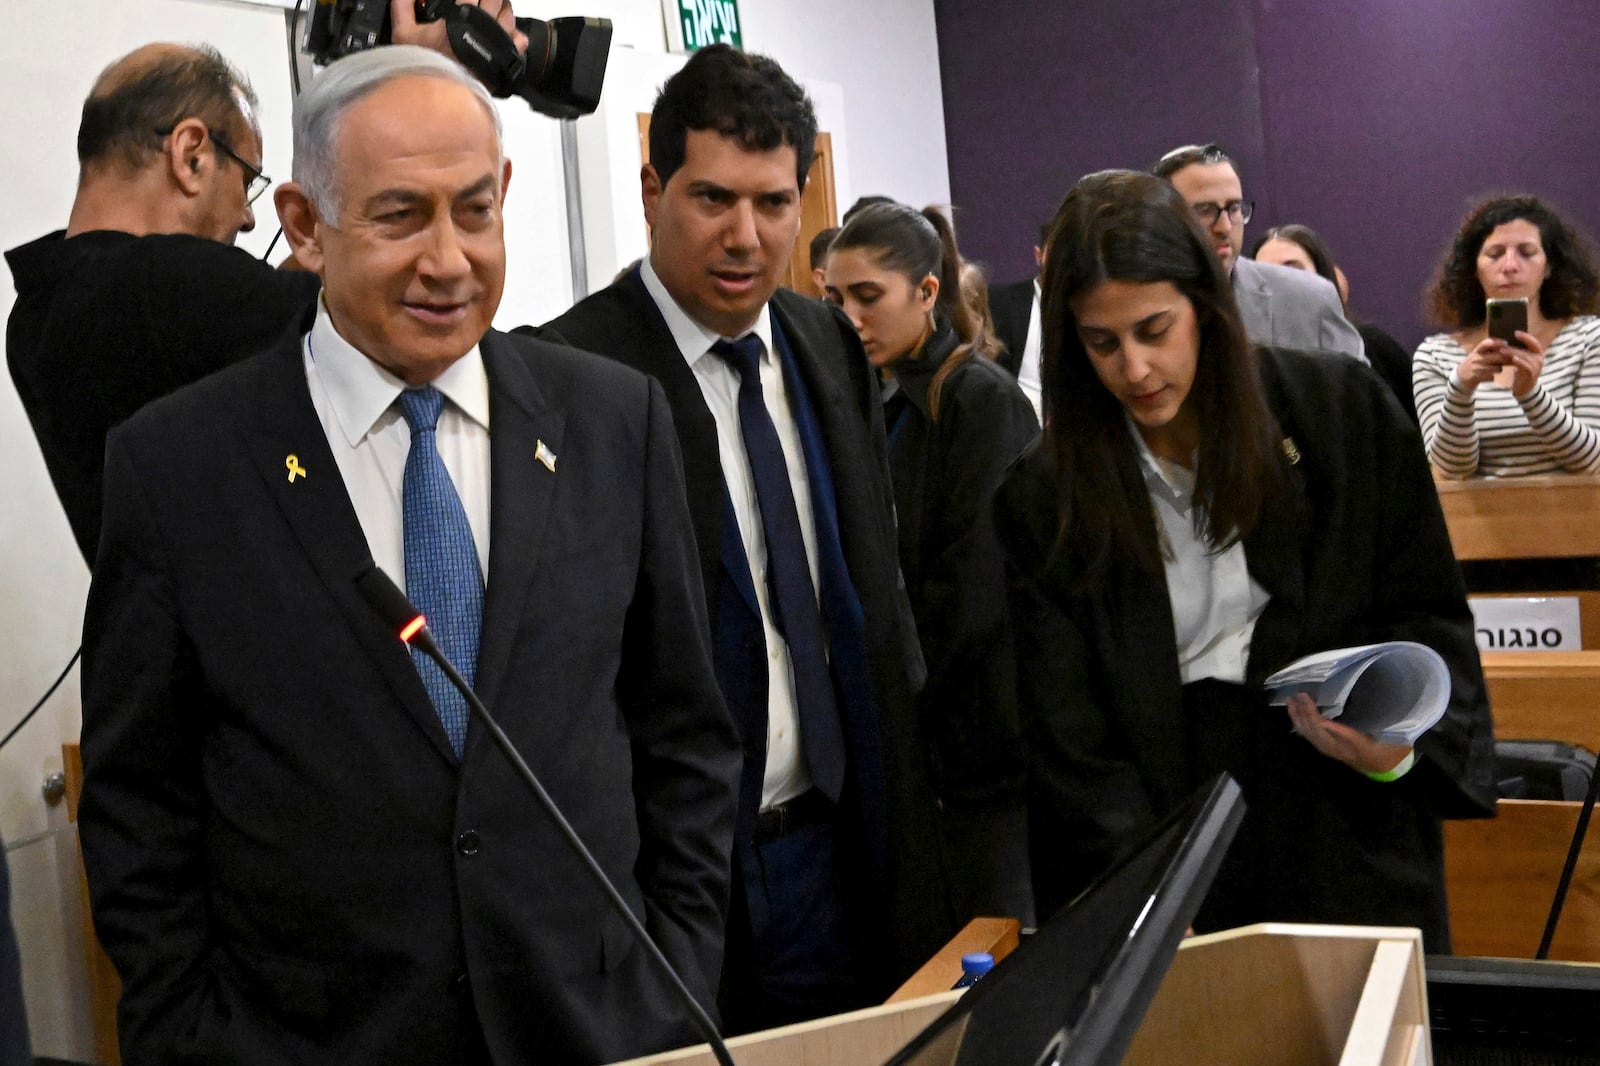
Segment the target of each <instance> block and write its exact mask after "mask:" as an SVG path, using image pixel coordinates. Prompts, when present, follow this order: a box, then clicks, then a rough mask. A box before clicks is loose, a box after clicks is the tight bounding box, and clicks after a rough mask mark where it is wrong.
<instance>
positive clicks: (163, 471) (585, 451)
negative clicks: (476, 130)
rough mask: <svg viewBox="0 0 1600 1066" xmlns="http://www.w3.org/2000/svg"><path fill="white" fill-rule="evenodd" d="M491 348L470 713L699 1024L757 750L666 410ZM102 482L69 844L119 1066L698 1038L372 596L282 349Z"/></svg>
mask: <svg viewBox="0 0 1600 1066" xmlns="http://www.w3.org/2000/svg"><path fill="white" fill-rule="evenodd" d="M481 347H482V351H483V357H484V363H485V367H486V370H487V372H488V376H489V382H490V411H491V415H490V417H491V427H492V432H491V437H490V456H491V469H492V472H493V473H492V477H493V484H492V490H491V492H492V494H491V504H490V528H491V551H490V559H489V579H488V584H487V594H486V598H485V603H484V618H483V640H482V646H481V650H480V655H479V659H478V666H477V685H478V691H479V692H480V693H481V695H482V696H483V698H484V700H485V701H486V702H487V703H488V705H489V706H490V707H491V708H492V709H493V710H494V711H495V712H496V713H497V715H498V717H499V719H500V722H501V724H502V725H503V726H504V728H505V729H506V731H507V732H508V734H509V735H510V737H511V739H512V740H513V742H514V743H516V744H517V746H518V747H519V749H520V750H521V752H522V753H523V755H524V756H525V757H526V758H527V760H528V762H529V764H530V765H531V766H532V767H533V769H534V771H535V772H536V773H537V774H538V775H539V777H540V778H541V780H542V781H543V783H544V785H545V787H546V788H547V789H548V790H549V792H550V794H551V795H552V796H553V797H554V798H555V800H556V802H557V803H558V804H560V805H561V807H562V808H563V809H564V810H565V812H566V815H567V817H568V818H569V819H570V821H571V822H572V824H573V826H574V827H575V828H576V830H577V831H578V833H579V834H580V836H582V837H583V839H584V840H586V841H587V842H588V844H589V846H590V848H592V849H593V851H594V852H595V854H596V857H597V858H598V859H599V861H600V863H601V865H602V867H604V869H605V870H606V871H607V872H608V873H609V875H610V876H611V878H612V879H613V880H614V881H615V882H616V883H617V885H618V886H619V888H620V890H621V891H622V893H623V895H624V896H625V898H626V899H627V900H628V901H629V903H630V904H631V905H632V906H633V907H634V908H635V910H636V911H637V913H639V914H640V915H641V916H643V917H644V918H645V920H646V922H647V924H648V926H649V928H650V930H651V931H652V933H653V934H654V935H655V937H656V938H657V939H658V940H659V941H660V942H661V944H662V947H663V949H664V950H665V952H666V954H667V956H668V958H670V959H671V960H672V961H673V963H674V964H675V965H676V966H677V968H678V970H679V972H680V973H682V974H683V976H684V978H685V980H686V981H687V983H688V985H689V987H690V988H691V989H692V990H693V991H694V992H695V993H696V994H697V996H698V997H699V998H700V999H701V1001H702V1002H703V1003H708V1004H709V1003H710V1002H712V991H713V989H714V987H715V980H716V974H717V972H718V969H719V966H720V955H721V946H722V933H723V928H722V927H723V921H724V909H725V906H726V897H727V890H728V849H729V843H730V840H731V834H732V827H733V815H734V803H735V799H734V797H735V793H734V787H735V783H736V781H737V777H738V770H739V754H738V747H737V743H738V742H737V737H736V735H735V732H734V730H733V727H732V724H731V722H730V720H729V718H728V715H727V713H726V710H725V708H724V706H723V704H722V700H721V697H720V695H719V693H718V691H717V688H716V684H715V679H714V677H713V674H712V669H711V663H710V657H709V652H708V633H707V629H706V620H705V610H704V604H703V601H702V598H701V596H700V595H699V585H698V582H697V581H696V576H697V575H696V570H695V563H694V553H693V552H694V549H693V541H692V539H691V532H690V529H689V524H688V515H687V513H686V512H685V509H684V505H683V483H682V478H681V476H680V470H679V460H678V455H677V448H676V446H675V442H674V439H673V434H672V430H671V426H672V420H671V415H670V414H669V412H668V410H667V407H666V403H665V401H664V399H663V397H662V395H661V391H660V389H659V388H657V387H656V386H655V385H654V384H652V383H651V382H649V381H648V380H647V379H646V378H644V377H643V376H642V375H638V374H634V373H631V372H628V371H626V370H624V369H623V368H620V367H616V366H613V365H611V364H609V363H606V362H604V361H602V360H597V359H594V358H592V357H587V356H583V355H581V354H578V353H574V352H572V351H569V350H566V349H563V348H559V347H556V346H552V345H548V344H542V343H538V342H534V341H529V340H526V339H523V338H511V337H506V336H504V335H502V334H497V333H493V332H491V333H490V334H488V335H487V336H485V338H484V339H483V342H482V346H481ZM540 442H542V444H543V447H544V453H540V452H539V450H538V445H539V443H540ZM290 454H293V455H295V456H297V457H298V459H299V464H300V466H301V467H303V469H304V470H305V472H306V475H307V476H306V477H304V478H300V479H296V480H295V481H293V482H291V481H289V479H288V478H287V476H286V475H285V473H284V470H285V462H286V456H288V455H290ZM540 454H546V456H547V457H548V455H553V456H554V457H555V458H554V469H547V467H546V465H545V464H544V463H542V462H541V461H540V460H539V459H538V458H537V456H538V455H540ZM106 485H107V494H106V507H105V535H104V538H103V540H102V544H101V549H100V554H99V557H98V559H97V561H96V566H95V572H94V581H93V584H92V585H91V588H90V595H89V605H88V612H87V616H86V619H85V623H84V727H83V754H84V763H85V771H86V780H85V786H84V794H83V811H82V816H81V818H80V821H79V825H80V828H81V832H82V839H83V851H84V861H85V864H86V866H87V868H88V874H89V883H90V887H91V890H92V895H93V903H94V916H95V921H96V926H97V929H98V931H99V934H100V937H101V939H102V940H103V941H104V943H105V946H106V950H107V952H108V953H109V954H110V955H111V958H112V960H113V961H114V962H115V963H116V965H117V968H118V971H119V972H120V973H121V975H122V979H123V999H122V1004H121V1007H120V1021H121V1038H122V1044H123V1049H124V1061H126V1062H128V1063H129V1064H130V1066H133V1064H140V1063H149V1062H178V1061H182V1062H190V1061H192V1062H207V1063H220V1062H230V1063H263V1064H265V1063H282V1062H348V1063H388V1062H398V1061H408V1062H429V1063H456V1062H463V1061H470V1060H471V1059H472V1058H473V1057H472V1056H471V1054H470V1051H469V1050H466V1049H467V1048H470V1043H468V1042H466V1041H464V1040H463V1036H462V1033H463V1031H470V1030H471V1029H473V1028H476V1027H479V1026H481V1029H482V1033H483V1038H484V1040H485V1041H486V1043H487V1047H488V1051H489V1055H490V1058H491V1060H492V1061H494V1062H497V1063H522V1062H533V1061H545V1060H551V1061H562V1062H575V1063H579V1062H582V1063H601V1062H610V1061H613V1060H616V1059H618V1058H626V1057H629V1056H632V1055H637V1054H642V1053H644V1052H646V1051H647V1050H650V1049H658V1048H665V1047H670V1046H674V1045H680V1044H683V1043H686V1042H689V1041H691V1040H693V1039H695V1037H694V1031H693V1030H692V1029H691V1028H690V1027H689V1026H688V1025H687V1024H685V1023H684V1021H683V1018H684V1013H683V1011H682V1010H681V1008H680V1007H679V1006H678V1003H677V1002H676V1001H675V999H674V998H673V996H672V995H671V994H670V992H669V991H668V989H667V988H666V986H665V984H664V982H663V981H662V980H660V979H659V978H658V977H657V976H656V974H655V973H654V972H653V970H652V968H651V966H650V965H649V964H648V960H647V958H646V954H645V952H644V951H643V950H642V949H641V948H640V947H639V946H638V945H637V944H636V943H634V941H633V938H632V936H631V935H630V934H629V933H628V932H627V930H626V928H625V927H624V926H623V925H622V923H621V922H620V920H619V919H618V918H616V917H614V916H613V915H612V914H611V913H610V911H609V909H608V907H607V905H606V903H605V901H604V899H603V897H602V895H601V894H600V893H599V891H597V889H596V888H595V887H594V886H593V885H592V883H591V881H590V879H589V877H588V875H587V873H586V872H585V871H583V870H582V869H580V868H579V865H578V862H577V860H576V859H575V858H574V857H573V856H572V855H571V854H570V853H569V850H568V848H567V845H566V844H565V843H564V841H563V840H562V839H561V837H560V836H559V835H558V832H557V830H556V828H555V827H554V826H553V825H552V824H551V822H550V820H549V819H548V818H547V817H546V816H545V815H544V813H543V812H542V811H541V810H540V809H539V808H538V807H537V806H536V805H535V803H534V802H533V799H532V797H531V796H529V795H528V793H527V790H526V788H525V787H524V786H523V785H522V784H521V783H520V781H519V780H518V779H516V778H515V777H514V776H513V773H512V771H511V769H510V767H509V766H508V764H507V762H506V760H505V758H504V757H503V756H502V754H501V753H500V752H499V751H498V750H496V748H495V746H494V744H493V742H492V741H491V739H490V738H489V737H488V736H487V735H486V734H485V733H484V731H483V730H482V729H481V728H479V727H478V725H477V724H476V723H474V725H473V726H472V727H471V729H470V730H469V733H468V737H467V748H466V752H465V756H464V759H463V761H462V763H461V764H460V765H458V764H457V763H456V761H455V758H454V756H453V755H452V753H451V751H450V748H449V745H448V741H447V740H446V737H445V733H444V730H443V728H442V726H441V725H440V723H439V720H438V717H437V715H436V714H435V712H434V709H433V706H432V704H431V703H430V701H429V699H428V696H427V694H426V692H425V690H424V689H423V687H422V683H421V680H420V678H419V677H418V675H417V671H416V669H415V668H414V667H413V665H412V663H411V660H410V658H409V655H408V653H407V651H406V650H405V648H404V647H403V646H402V645H401V644H400V643H399V642H398V641H397V640H396V636H395V634H394V633H392V632H390V631H389V630H388V628H387V626H386V625H384V624H383V623H381V622H380V621H379V620H378V619H377V618H376V617H374V615H373V612H372V611H371V610H370V609H369V608H368V607H367V605H366V604H365V603H364V602H363V601H362V600H361V598H360V597H359V596H358V594H357V593H356V590H355V587H354V585H353V583H352V579H353V578H354V577H355V576H356V574H357V573H358V572H359V571H360V570H361V569H362V568H363V566H364V565H365V563H366V562H367V560H368V551H367V545H366V541H365V538H364V536H363V534H362V531H361V527H360V525H359V524H358V521H357V518H356V515H355V511H354V509H353V508H352V506H351V503H350V500H349V497H348V495H347V494H346V492H345V488H344V485H343V482H342V480H341V478H340V475H339V470H338V467H337V465H336V464H335V461H334V459H333V455H332V453H331V452H330V450H329V448H328V445H327V441H326V438H325V436H324V433H323V430H322V426H321V424H320V423H319V421H318V419H317V416H316V413H315V411H314V409H313V407H312V404H311V400H310V396H309V393H308V391H307V387H306V381H305V375H304V373H303V370H302V364H301V352H300V345H299V338H298V335H297V334H291V335H290V336H287V337H285V338H284V339H283V341H282V342H280V344H279V345H278V346H277V347H276V348H275V349H274V350H272V351H269V352H267V353H265V354H263V355H261V356H259V357H257V358H254V359H252V360H249V361H247V362H245V363H242V364H240V365H238V366H236V367H233V368H231V369H229V370H226V371H224V372H222V373H220V374H218V375H217V376H214V377H212V378H210V379H208V380H206V381H204V382H201V383H199V384H198V385H195V386H192V387H190V388H188V389H186V390H184V391H182V392H180V393H178V394H176V395H175V396H172V397H169V398H167V399H166V400H162V401H158V402H157V403H155V404H153V405H151V406H150V407H149V408H147V409H146V410H145V411H144V412H142V413H141V414H140V415H139V416H137V417H135V418H134V419H132V420H130V421H129V422H128V423H127V424H126V425H124V426H123V427H122V428H121V429H119V430H118V431H116V432H115V433H113V434H112V437H111V442H110V445H109V448H108V458H107V475H106ZM474 1014H475V1015H476V1020H474V1018H473V1015H474Z"/></svg>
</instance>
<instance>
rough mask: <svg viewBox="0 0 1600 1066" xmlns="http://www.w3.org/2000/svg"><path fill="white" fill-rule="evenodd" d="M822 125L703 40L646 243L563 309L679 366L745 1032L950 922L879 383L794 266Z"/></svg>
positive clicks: (938, 933) (851, 337)
mask: <svg viewBox="0 0 1600 1066" xmlns="http://www.w3.org/2000/svg"><path fill="white" fill-rule="evenodd" d="M815 136H816V117H815V115H814V113H813V111H812V107H811V102H810V100H808V99H807V98H806V95H805V93H804V92H803V91H802V90H801V89H800V87H799V86H798V85H796V84H795V83H794V82H793V81H792V80H791V79H790V78H789V77H788V75H786V74H785V73H784V72H783V71H782V69H781V68H779V67H778V65H777V64H776V63H774V62H772V60H770V59H767V58H765V57H761V56H747V55H744V54H741V53H739V52H736V51H734V50H732V49H730V48H727V47H725V46H716V47H712V48H707V49H703V50H701V51H699V52H697V53H695V55H694V56H693V57H691V58H690V59H689V61H688V63H687V64H686V65H685V66H684V68H683V69H682V70H681V71H679V72H678V73H677V74H676V75H674V76H673V77H672V78H670V79H668V81H667V83H666V85H665V86H664V87H663V89H662V91H661V94H660V96H659V97H658V98H657V100H656V104H655V108H654V110H653V112H652V115H651V124H650V161H649V163H648V164H647V165H646V166H645V167H644V168H643V171H642V175H641V181H642V185H643V194H644V205H645V219H646V221H647V222H648V223H649V225H650V230H651V237H652V246H651V252H650V255H649V257H648V258H647V259H645V260H644V261H643V262H642V263H641V264H640V265H639V266H638V268H637V269H635V270H633V271H631V272H629V273H628V274H627V275H626V276H625V277H623V278H622V279H621V280H619V281H618V282H616V283H615V284H613V285H612V286H610V287H609V288H607V289H605V290H603V291H601V292H599V293H596V294H595V295H593V296H591V297H590V298H588V299H587V300H584V301H583V302H581V303H579V304H578V305H577V306H576V307H574V308H573V309H572V310H571V311H569V312H568V313H566V314H565V315H562V316H561V317H560V318H558V319H556V320H555V321H554V322H552V323H550V325H549V329H550V330H551V332H553V333H556V334H559V335H560V336H563V337H565V338H566V339H567V340H569V341H571V342H572V343H574V344H576V345H578V346H579V347H581V348H585V349H588V350H591V351H597V352H600V353H602V354H604V355H609V356H611V357H612V358H614V359H617V360H620V361H622V362H624V363H627V364H629V365H630V366H633V367H636V368H638V369H641V370H644V371H645V372H646V373H648V374H650V375H651V376H653V377H654V378H656V379H657V380H658V381H660V383H661V385H662V387H663V388H664V389H665V391H666V394H667V399H668V402H669V403H670V404H671V405H672V410H673V417H674V419H675V420H676V423H677V427H678V435H679V441H680V443H681V444H682V446H683V455H684V470H685V480H686V483H687V485H688V492H689V506H690V510H691V512H692V514H693V516H694V524H695V531H696V534H697V537H698V543H699V547H700V565H701V576H702V578H703V580H704V593H705V598H706V601H707V603H708V605H709V607H710V611H711V616H712V632H713V640H714V644H715V655H716V667H717V677H718V680H719V681H720V683H721V685H722V691H723V693H724V695H725V696H726V697H727V699H728V703H729V709H730V710H731V711H732V712H733V717H734V720H735V721H736V722H737V723H738V724H739V726H740V728H741V730H742V731H743V736H744V750H745V767H744V777H743V780H742V782H741V786H740V803H739V820H738V829H737V834H736V840H735V846H734V871H735V872H734V893H733V906H732V911H731V915H730V919H729V928H728V961H727V965H726V967H725V968H724V972H723V981H722V994H721V1000H720V1001H721V1004H722V1008H723V1017H724V1020H725V1021H726V1022H727V1024H728V1025H729V1027H730V1029H734V1030H738V1029H749V1028H757V1027H762V1026H767V1025H773V1024H778V1023H781V1022H787V1021H793V1020H797V1019H801V1018H806V1017H814V1016H816V1015H819V1014H824V1013H828V1012H831V1011H837V1010H843V1009H846V1008H851V1007H858V1006H861V1005H864V1004H866V1003H869V1002H872V1001H873V1000H874V999H875V998H877V997H879V996H881V994H883V993H885V992H887V991H889V990H891V989H892V987H893V984H894V982H895V981H896V980H897V979H899V978H901V977H904V976H905V975H906V974H907V973H909V971H910V969H911V968H913V967H914V965H915V964H916V963H917V962H918V961H920V960H921V959H923V958H925V957H926V955H927V954H928V953H929V952H931V951H932V950H934V949H935V948H937V946H938V944H939V943H940V942H941V940H942V938H943V937H944V936H945V935H946V934H947V933H948V932H949V931H950V924H949V918H948V915H947V914H946V907H945V900H944V896H943V885H942V880H941V878H940V876H939V872H938V868H937V858H936V852H935V848H934V844H933V841H932V838H931V837H930V836H929V834H930V832H931V828H932V826H933V818H932V815H933V813H934V811H933V798H932V794H931V791H930V789H929V783H928V781H927V777H926V766H925V756H924V749H923V748H922V746H921V742H920V740H919V738H918V736H917V725H916V723H915V721H914V720H913V717H912V713H911V710H912V701H913V698H914V696H915V694H916V690H917V687H918V685H919V684H920V680H921V674H922V666H921V656H920V653H919V652H918V651H917V650H916V647H917V645H916V636H915V629H914V625H913V623H912V622H911V621H910V616H909V607H908V605H907V602H906V598H905V594H904V590H903V587H902V586H901V584H900V582H899V572H898V568H897V566H896V562H895V559H896V548H895V531H894V517H893V511H892V507H893V504H892V495H891V489H890V485H889V477H888V472H887V466H886V462H885V453H884V439H883V416H882V411H881V404H880V402H879V397H878V383H877V380H876V378H875V377H874V375H873V373H872V370H871V368H870V366H869V364H868V363H867V359H866V355H865V352H864V351H863V350H862V348H861V343H860V340H859V338H858V337H857V336H856V335H855V331H854V329H853V328H852V327H851V325H850V323H849V321H848V320H847V319H846V318H845V317H844V316H843V315H842V314H840V313H839V312H838V310H837V309H834V308H832V307H829V306H826V305H824V304H822V303H820V302H818V301H815V300H808V299H806V298H804V297H801V296H798V295H796V294H794V293H791V292H788V291H786V290H782V289H779V288H778V280H779V278H780V277H781V275H782V272H783V269H784V266H785V264H787V263H788V262H789V257H790V254H791V252H792V250H793V248H794V242H795V239H796V236H797V234H798V232H799V225H800V197H801V190H802V188H803V186H804V182H805V175H806V172H807V170H808V169H809V167H810V164H811V157H812V148H813V142H814V140H815Z"/></svg>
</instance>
